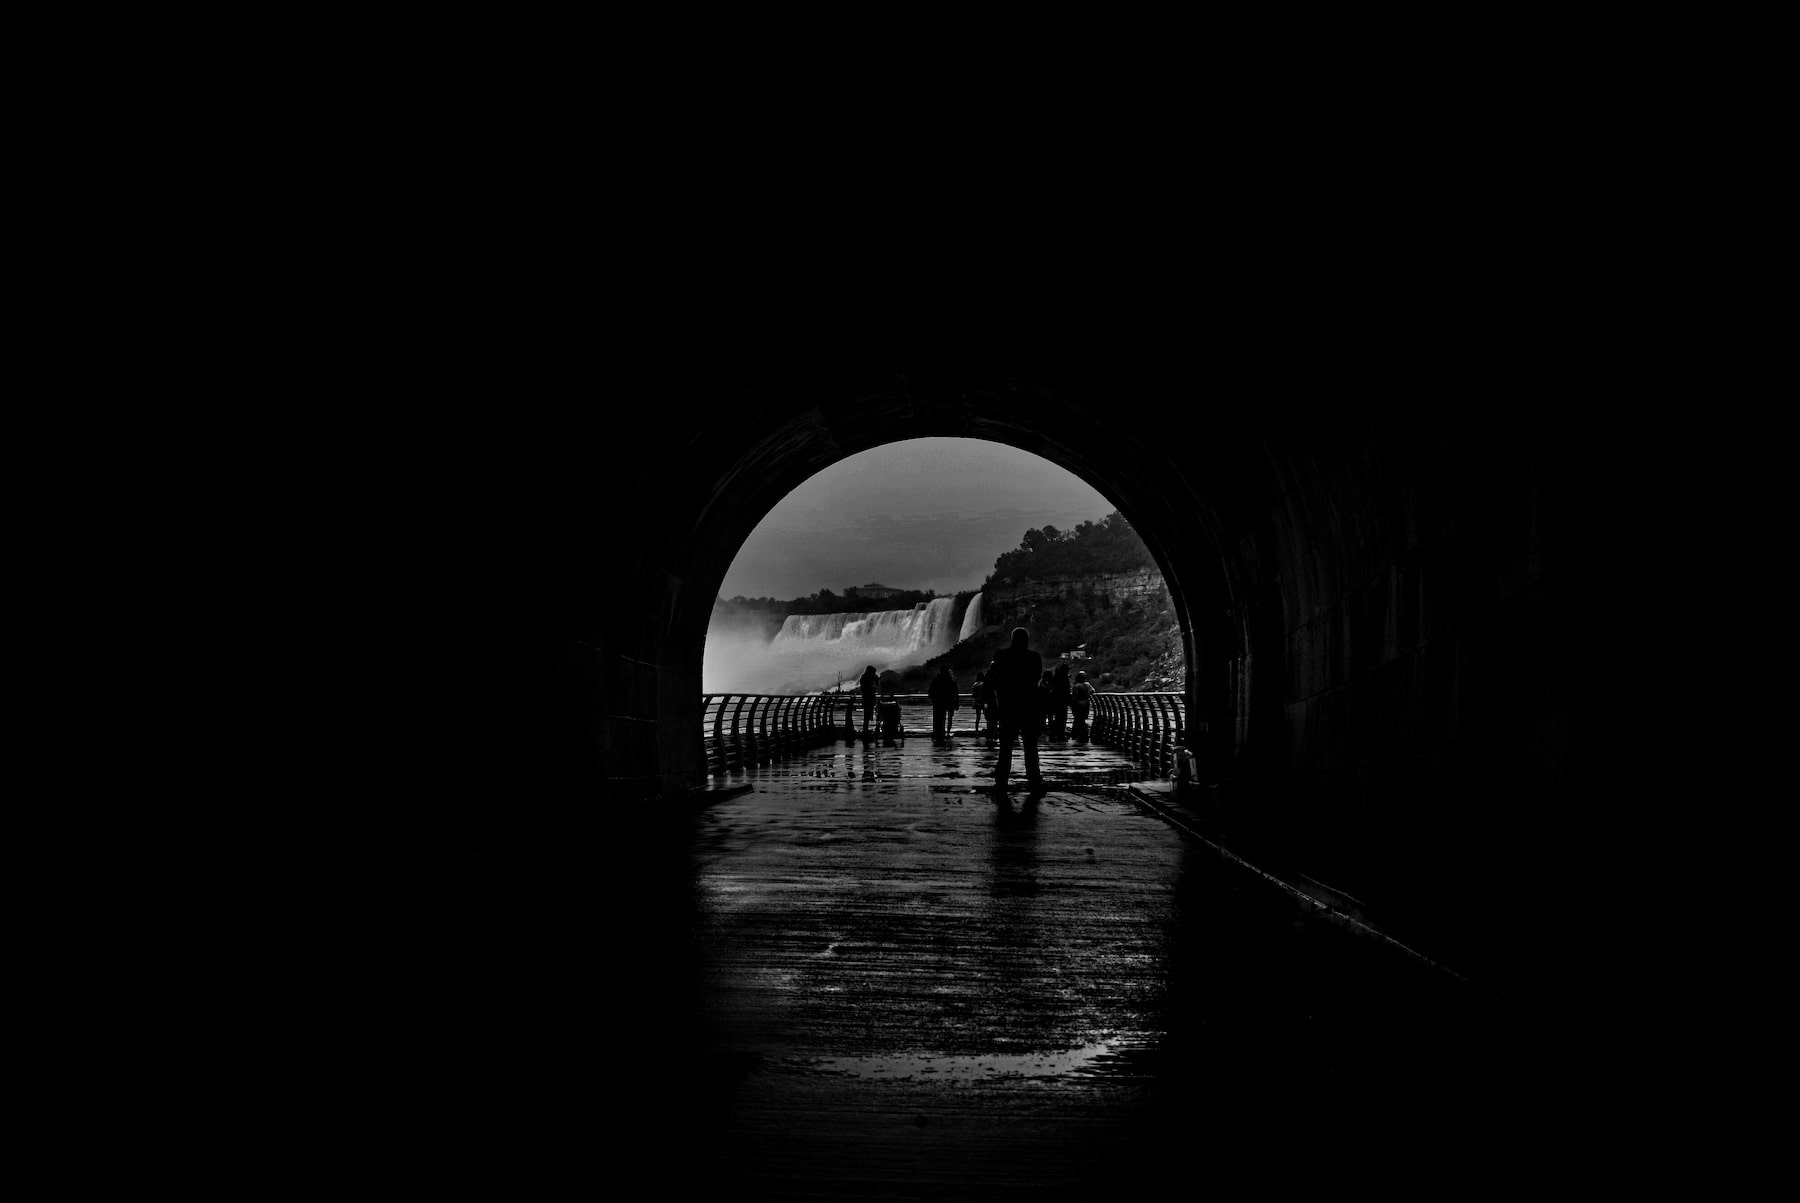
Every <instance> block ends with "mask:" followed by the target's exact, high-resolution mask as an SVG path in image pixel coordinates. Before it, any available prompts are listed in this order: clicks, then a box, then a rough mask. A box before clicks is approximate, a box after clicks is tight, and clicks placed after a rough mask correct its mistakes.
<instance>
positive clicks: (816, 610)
mask: <svg viewBox="0 0 1800 1203" xmlns="http://www.w3.org/2000/svg"><path fill="white" fill-rule="evenodd" d="M936 596H937V594H935V593H933V592H931V591H930V590H929V589H902V590H901V591H900V592H898V593H895V594H893V595H892V596H889V597H863V596H862V595H860V594H858V595H856V596H848V595H845V594H838V593H833V592H832V591H831V590H829V589H821V590H819V591H818V592H817V593H815V594H813V595H812V596H811V597H796V598H792V599H786V598H777V597H733V598H730V599H721V600H728V602H729V604H730V605H731V606H732V607H734V608H735V609H738V610H748V611H761V612H764V613H768V614H773V615H778V616H780V617H786V616H787V615H789V614H878V613H880V612H881V611H883V610H910V609H912V608H913V607H914V606H916V605H918V604H919V603H920V602H928V601H930V600H932V599H933V598H935V597H936Z"/></svg>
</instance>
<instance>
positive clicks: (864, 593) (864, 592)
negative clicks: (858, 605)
mask: <svg viewBox="0 0 1800 1203" xmlns="http://www.w3.org/2000/svg"><path fill="white" fill-rule="evenodd" d="M901 592H904V590H900V589H889V588H888V587H887V586H886V585H851V586H849V587H848V588H846V589H845V590H844V596H845V597H892V596H894V594H896V593H901Z"/></svg>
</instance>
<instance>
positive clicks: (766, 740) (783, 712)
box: [701, 693, 848, 777]
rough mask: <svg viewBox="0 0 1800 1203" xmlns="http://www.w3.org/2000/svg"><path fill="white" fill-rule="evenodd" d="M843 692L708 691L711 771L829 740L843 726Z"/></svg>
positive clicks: (746, 765)
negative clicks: (805, 693) (801, 693)
mask: <svg viewBox="0 0 1800 1203" xmlns="http://www.w3.org/2000/svg"><path fill="white" fill-rule="evenodd" d="M847 696H848V695H845V694H829V693H823V694H807V695H798V694H781V693H709V694H704V695H702V698H701V701H702V703H703V705H704V707H705V711H704V713H705V718H704V720H703V721H704V723H705V727H704V736H703V738H704V741H705V746H706V767H707V768H708V769H709V770H710V771H711V772H712V774H713V776H715V777H716V776H720V775H722V774H724V773H728V772H731V771H732V770H734V769H744V768H749V767H750V766H752V765H759V764H769V763H771V762H773V761H775V760H778V759H780V758H781V757H783V756H790V755H792V754H793V753H795V752H798V751H802V750H804V749H806V748H814V747H818V746H819V745H820V744H825V743H830V742H831V741H832V740H833V739H834V738H836V737H837V736H838V735H840V734H842V732H843V729H844V699H845V698H846V697H847Z"/></svg>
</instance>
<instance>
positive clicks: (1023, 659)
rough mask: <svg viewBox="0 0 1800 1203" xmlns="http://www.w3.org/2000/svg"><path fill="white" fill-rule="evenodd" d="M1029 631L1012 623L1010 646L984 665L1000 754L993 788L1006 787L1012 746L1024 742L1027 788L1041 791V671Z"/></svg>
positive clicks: (1002, 788) (1010, 766) (1010, 767)
mask: <svg viewBox="0 0 1800 1203" xmlns="http://www.w3.org/2000/svg"><path fill="white" fill-rule="evenodd" d="M1030 645H1031V633H1030V632H1029V631H1027V630H1026V629H1025V628H1024V627H1014V628H1013V633H1012V646H1010V647H1005V648H1001V649H1000V650H999V651H998V652H996V653H994V662H993V663H992V664H990V665H988V671H987V687H988V695H989V696H990V697H991V698H993V700H994V706H995V711H996V713H995V714H994V716H993V717H994V718H995V719H997V720H998V721H999V725H1000V756H999V758H998V759H997V760H996V761H995V762H994V788H995V789H996V790H998V791H1004V790H1005V789H1006V780H1007V778H1008V777H1009V776H1010V775H1011V773H1012V757H1013V747H1014V745H1015V744H1018V743H1020V742H1023V743H1024V745H1025V778H1026V780H1027V781H1028V782H1029V783H1030V786H1031V792H1032V793H1034V794H1039V793H1042V792H1043V790H1044V779H1043V778H1042V777H1041V776H1039V775H1038V724H1039V723H1041V722H1043V713H1042V703H1041V702H1040V701H1039V694H1038V680H1039V678H1041V677H1042V676H1043V675H1044V658H1043V657H1042V656H1040V655H1038V654H1037V653H1036V652H1034V651H1032V650H1031V646H1030Z"/></svg>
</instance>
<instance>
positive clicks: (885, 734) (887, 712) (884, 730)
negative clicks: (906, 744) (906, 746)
mask: <svg viewBox="0 0 1800 1203" xmlns="http://www.w3.org/2000/svg"><path fill="white" fill-rule="evenodd" d="M875 712H876V713H877V714H878V715H880V717H881V743H882V746H883V747H888V748H891V747H893V746H894V741H895V740H896V739H899V740H905V738H906V733H905V732H904V731H903V730H901V727H900V699H899V698H897V697H895V696H894V687H893V686H892V685H885V686H883V687H882V690H881V701H879V702H877V703H876V704H875Z"/></svg>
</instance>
